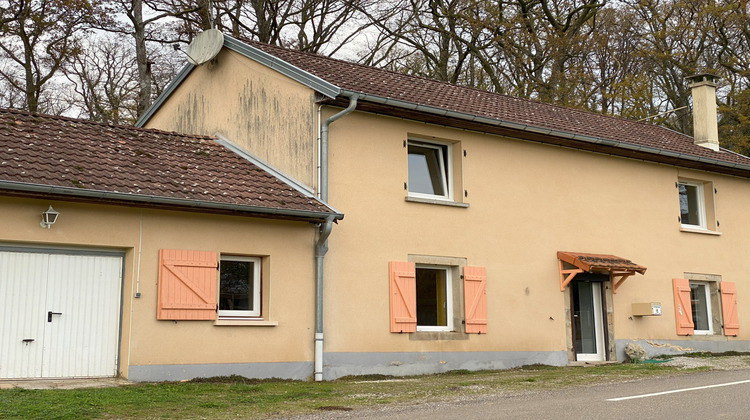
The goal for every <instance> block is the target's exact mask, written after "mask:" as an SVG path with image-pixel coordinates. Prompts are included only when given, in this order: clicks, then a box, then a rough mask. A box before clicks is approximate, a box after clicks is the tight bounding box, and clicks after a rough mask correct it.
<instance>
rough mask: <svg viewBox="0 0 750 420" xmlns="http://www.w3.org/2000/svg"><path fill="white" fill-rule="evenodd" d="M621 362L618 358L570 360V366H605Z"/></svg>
mask: <svg viewBox="0 0 750 420" xmlns="http://www.w3.org/2000/svg"><path fill="white" fill-rule="evenodd" d="M619 363H621V362H618V361H616V360H606V361H602V362H580V361H571V362H568V366H583V367H586V366H603V365H616V364H619Z"/></svg>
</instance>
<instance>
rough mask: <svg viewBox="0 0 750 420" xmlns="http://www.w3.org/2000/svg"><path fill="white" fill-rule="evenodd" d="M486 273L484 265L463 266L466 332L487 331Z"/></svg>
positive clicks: (477, 332) (483, 332) (478, 332)
mask: <svg viewBox="0 0 750 420" xmlns="http://www.w3.org/2000/svg"><path fill="white" fill-rule="evenodd" d="M486 286H487V273H486V270H485V268H484V267H464V310H465V311H466V333H467V334H486V333H487V291H486Z"/></svg>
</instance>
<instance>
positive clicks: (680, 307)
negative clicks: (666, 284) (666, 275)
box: [672, 279, 695, 335]
mask: <svg viewBox="0 0 750 420" xmlns="http://www.w3.org/2000/svg"><path fill="white" fill-rule="evenodd" d="M672 291H673V292H674V317H675V321H676V322H677V335H693V330H694V328H695V326H694V324H693V309H692V306H690V281H688V280H686V279H672Z"/></svg>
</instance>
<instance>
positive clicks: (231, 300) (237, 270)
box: [219, 260, 255, 311]
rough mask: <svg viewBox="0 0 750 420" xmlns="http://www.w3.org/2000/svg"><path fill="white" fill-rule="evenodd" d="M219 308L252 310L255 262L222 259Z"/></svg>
mask: <svg viewBox="0 0 750 420" xmlns="http://www.w3.org/2000/svg"><path fill="white" fill-rule="evenodd" d="M220 272H221V274H220V275H219V278H220V285H219V289H220V292H219V309H220V310H228V311H252V310H254V309H255V308H253V263H252V262H250V261H224V260H222V261H221V268H220Z"/></svg>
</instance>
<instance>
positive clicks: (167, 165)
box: [0, 109, 340, 219]
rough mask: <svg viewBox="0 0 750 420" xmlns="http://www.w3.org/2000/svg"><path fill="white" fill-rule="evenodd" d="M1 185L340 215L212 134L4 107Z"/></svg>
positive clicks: (285, 213)
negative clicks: (112, 123) (200, 134)
mask: <svg viewBox="0 0 750 420" xmlns="http://www.w3.org/2000/svg"><path fill="white" fill-rule="evenodd" d="M0 189H2V190H4V191H5V192H6V193H8V191H13V192H16V193H18V192H26V193H29V192H32V193H33V192H36V193H39V194H43V193H45V192H46V193H47V194H49V195H63V196H69V197H87V198H88V199H94V198H96V197H99V198H107V199H108V200H109V201H113V200H114V201H118V200H122V201H130V202H133V203H141V204H143V203H150V204H151V205H156V206H159V205H161V204H169V205H170V206H172V207H174V206H176V207H198V208H200V209H201V211H206V212H211V211H214V210H222V209H223V211H229V212H241V213H258V214H262V215H265V216H266V217H276V216H278V217H292V218H301V219H306V218H309V219H320V218H322V217H325V216H326V215H333V214H335V213H334V212H333V211H332V210H331V209H330V208H329V207H327V206H326V205H324V204H323V203H321V202H319V201H318V200H316V199H315V198H312V197H310V196H308V195H306V194H304V193H303V192H302V191H300V190H299V189H298V188H293V186H292V185H290V184H289V183H286V182H284V181H283V180H282V179H280V178H279V177H276V176H274V175H273V174H271V173H269V172H267V171H266V170H264V169H263V168H261V167H260V166H258V165H255V164H254V163H252V162H251V161H249V160H247V159H245V158H243V157H242V156H240V155H238V154H236V153H234V152H232V151H231V150H229V149H228V148H227V147H225V146H223V145H221V144H219V143H218V142H217V141H216V139H214V138H212V137H203V136H185V135H180V134H177V133H168V132H163V131H158V130H151V129H141V128H133V127H125V126H114V125H106V124H99V123H95V122H91V121H83V120H76V119H70V118H64V117H53V116H46V115H34V114H29V113H25V112H19V111H11V110H1V109H0ZM211 209H213V210H211ZM297 216H298V217H297ZM339 216H340V215H339Z"/></svg>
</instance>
